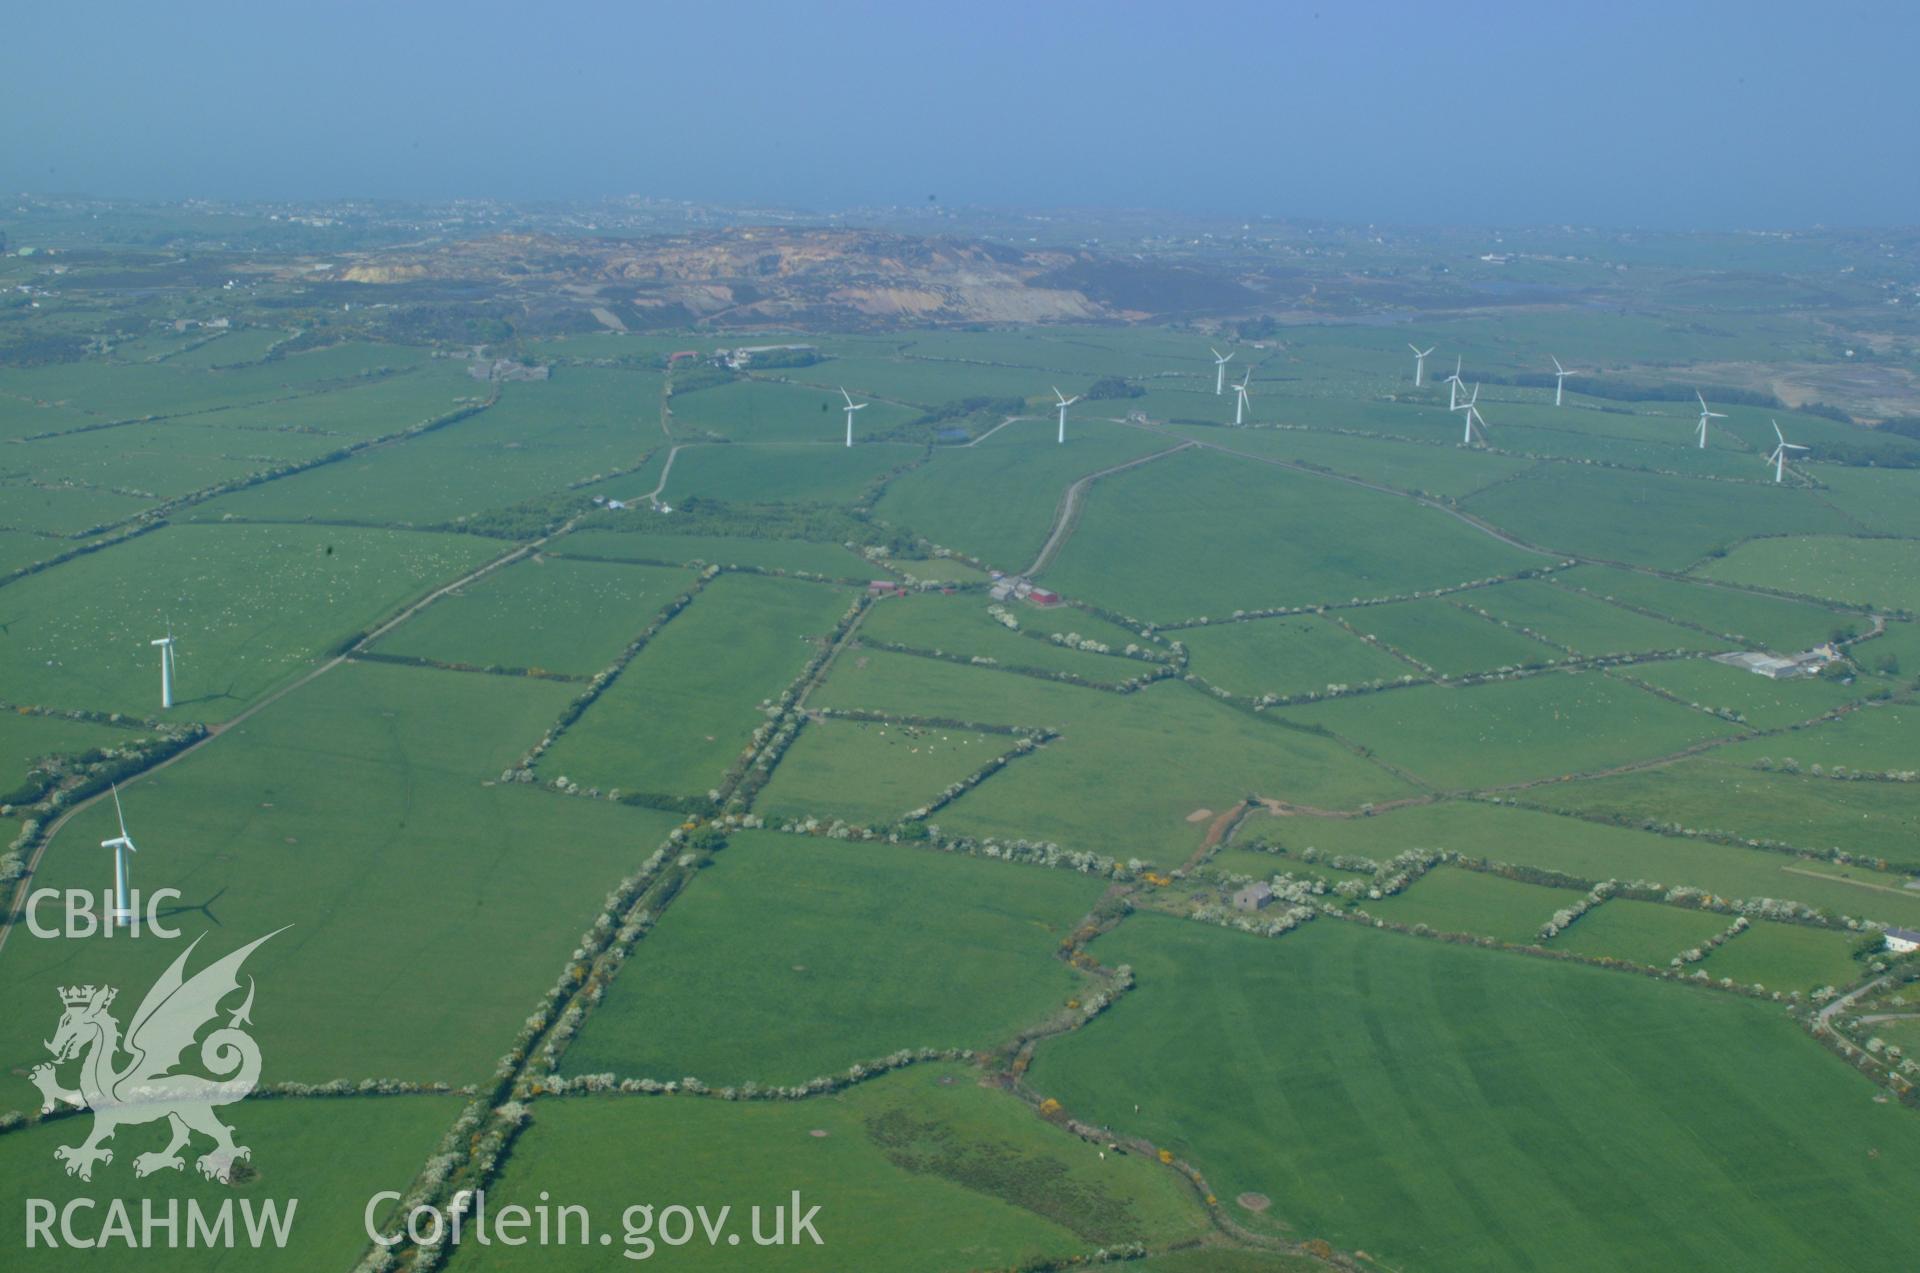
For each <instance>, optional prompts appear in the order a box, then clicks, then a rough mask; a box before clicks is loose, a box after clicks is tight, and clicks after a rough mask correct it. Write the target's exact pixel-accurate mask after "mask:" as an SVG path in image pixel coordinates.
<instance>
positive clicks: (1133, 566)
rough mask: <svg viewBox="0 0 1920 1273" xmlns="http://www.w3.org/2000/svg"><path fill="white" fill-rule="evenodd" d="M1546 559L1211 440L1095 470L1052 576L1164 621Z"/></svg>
mask: <svg viewBox="0 0 1920 1273" xmlns="http://www.w3.org/2000/svg"><path fill="white" fill-rule="evenodd" d="M1543 564H1545V563H1544V561H1543V560H1542V559H1541V558H1539V557H1536V556H1533V555H1531V554H1528V553H1524V552H1521V551H1519V550H1517V549H1513V548H1509V547H1507V546H1505V545H1503V544H1501V543H1499V542H1498V541H1496V540H1494V539H1492V538H1490V537H1488V536H1486V535H1484V534H1481V533H1480V532H1478V531H1475V530H1473V529H1471V528H1469V527H1468V526H1467V525H1465V524H1464V523H1462V522H1460V521H1457V520H1455V519H1453V518H1451V517H1449V516H1448V515H1446V514H1445V513H1442V512H1440V511H1438V510H1437V509H1433V508H1429V507H1425V506H1422V505H1419V504H1416V503H1414V502H1413V501H1412V500H1407V499H1402V498H1400V497H1397V496H1392V495H1381V494H1377V493H1374V492H1369V491H1363V490H1360V489H1358V488H1355V487H1351V486H1347V485H1345V484H1343V483H1340V482H1336V481H1332V480H1329V479H1326V478H1320V477H1308V476H1302V475H1300V474H1296V473H1292V472H1289V471H1287V470H1285V469H1279V468H1273V467H1271V466H1266V465H1260V464H1257V463H1254V462H1251V461H1247V460H1238V459H1234V458H1231V457H1228V456H1223V455H1219V454H1217V453H1212V452H1208V453H1202V454H1182V455H1177V456H1172V457H1169V458H1168V459H1165V460H1161V461H1157V462H1155V463H1153V464H1149V465H1145V466H1142V467H1140V468H1137V469H1131V470H1129V471H1127V472H1125V473H1119V474H1116V475H1114V476H1113V477H1110V478H1106V479H1103V480H1102V481H1100V482H1099V483H1098V484H1096V485H1095V486H1094V487H1093V489H1092V490H1091V491H1090V492H1088V494H1087V497H1086V508H1085V511H1084V512H1083V513H1082V514H1081V516H1080V520H1079V525H1078V526H1077V527H1076V529H1075V530H1074V533H1073V537H1072V538H1071V539H1069V540H1068V541H1067V545H1066V547H1065V548H1063V549H1062V550H1061V552H1060V556H1059V560H1058V561H1057V563H1056V564H1055V565H1054V566H1053V567H1052V568H1051V569H1049V570H1048V571H1047V573H1046V582H1047V584H1048V586H1049V587H1052V588H1054V589H1055V590H1057V591H1059V592H1061V593H1064V594H1065V595H1067V596H1069V597H1081V598H1085V599H1088V600H1092V601H1096V602H1098V603H1099V604H1101V605H1104V606H1107V607H1110V608H1112V609H1117V610H1120V611H1123V612H1125V613H1128V614H1133V615H1138V616H1142V617H1145V618H1151V619H1155V620H1158V621H1161V622H1169V621H1174V620H1183V619H1190V618H1196V617H1198V616H1201V615H1210V616H1219V617H1225V616H1226V615H1229V614H1231V613H1233V612H1234V611H1235V610H1243V609H1244V610H1253V609H1261V608H1266V607H1272V606H1298V605H1312V604H1324V603H1336V602H1343V601H1347V600H1349V599H1350V598H1354V597H1382V596H1395V595H1399V594H1404V593H1408V592H1412V591H1414V590H1416V589H1421V588H1436V587H1446V586H1451V585H1454V584H1458V583H1461V582H1464V581H1466V580H1471V579H1480V578H1486V577H1488V576H1492V575H1499V574H1506V573H1510V572H1512V571H1515V570H1521V569H1525V568H1527V567H1531V566H1539V565H1543Z"/></svg>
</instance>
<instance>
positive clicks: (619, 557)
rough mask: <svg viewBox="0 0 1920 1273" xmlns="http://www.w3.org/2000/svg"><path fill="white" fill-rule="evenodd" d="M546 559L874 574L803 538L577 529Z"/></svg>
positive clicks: (835, 575) (834, 548) (844, 554)
mask: <svg viewBox="0 0 1920 1273" xmlns="http://www.w3.org/2000/svg"><path fill="white" fill-rule="evenodd" d="M548 555H549V556H561V557H566V556H579V557H592V558H597V559H600V560H606V561H632V562H642V563H665V564H668V565H674V566H679V565H689V564H694V563H698V564H700V565H707V564H710V563H711V564H718V565H722V566H754V567H757V568H759V569H761V570H783V571H788V570H790V571H805V572H807V573H809V574H816V575H826V576H827V577H828V578H831V579H865V578H868V577H871V576H872V575H873V573H874V571H873V568H872V567H871V566H870V565H868V564H865V563H863V562H862V561H861V560H860V558H858V557H856V556H854V555H853V554H852V553H850V552H848V551H847V550H846V549H845V548H843V547H841V546H840V545H839V544H815V543H809V542H808V541H806V540H804V539H747V538H743V537H728V536H722V535H675V534H669V533H660V534H649V533H647V532H645V531H613V530H576V531H574V532H572V533H571V534H567V535H562V536H561V537H560V538H559V539H556V540H554V541H553V543H552V545H551V550H550V552H549V554H548Z"/></svg>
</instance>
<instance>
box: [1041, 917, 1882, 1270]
mask: <svg viewBox="0 0 1920 1273" xmlns="http://www.w3.org/2000/svg"><path fill="white" fill-rule="evenodd" d="M1582 922H1584V921H1582ZM1096 950H1097V952H1098V953H1099V954H1100V956H1101V958H1102V959H1104V960H1107V961H1110V962H1118V961H1125V962H1128V963H1131V964H1132V965H1133V966H1134V968H1135V969H1136V972H1137V975H1138V977H1139V986H1138V988H1137V989H1135V990H1134V991H1133V993H1132V994H1131V995H1129V996H1128V999H1127V1001H1126V1003H1125V1004H1124V1005H1123V1007H1124V1008H1125V1011H1124V1012H1122V1011H1116V1012H1113V1013H1111V1014H1108V1015H1107V1016H1105V1017H1103V1018H1101V1019H1099V1020H1097V1021H1095V1022H1094V1023H1093V1024H1092V1025H1090V1026H1088V1027H1087V1028H1086V1029H1084V1030H1081V1031H1079V1032H1077V1033H1075V1034H1073V1035H1070V1036H1068V1037H1066V1038H1063V1039H1059V1040H1055V1041H1053V1042H1051V1043H1049V1044H1047V1045H1046V1046H1045V1047H1043V1048H1042V1049H1041V1052H1040V1055H1039V1059H1038V1060H1037V1062H1036V1063H1035V1065H1034V1067H1033V1070H1032V1071H1031V1074H1030V1076H1029V1077H1030V1081H1031V1082H1032V1083H1033V1084H1034V1086H1035V1087H1036V1088H1038V1089H1040V1090H1041V1091H1044V1092H1047V1093H1048V1094H1050V1095H1053V1096H1056V1097H1058V1098H1059V1099H1060V1100H1061V1101H1063V1102H1064V1103H1065V1105H1066V1108H1067V1110H1068V1111H1069V1112H1071V1113H1072V1114H1074V1115H1075V1116H1077V1117H1079V1118H1082V1119H1087V1120H1091V1121H1095V1122H1098V1123H1103V1124H1107V1125H1110V1126H1113V1127H1115V1128H1119V1129H1124V1130H1126V1131H1128V1132H1129V1133H1131V1134H1136V1135H1144V1136H1146V1137H1148V1138H1150V1139H1151V1140H1152V1141H1153V1142H1154V1143H1156V1144H1159V1145H1164V1146H1167V1147H1169V1148H1170V1149H1172V1150H1173V1151H1174V1152H1175V1153H1177V1154H1179V1155H1181V1156H1183V1157H1186V1158H1188V1159H1190V1160H1191V1161H1192V1162H1193V1163H1194V1164H1195V1165H1196V1166H1197V1167H1199V1168H1200V1170H1201V1171H1203V1172H1205V1173H1206V1174H1207V1178H1208V1183H1209V1185H1210V1186H1211V1187H1212V1189H1213V1191H1214V1193H1216V1194H1218V1195H1219V1196H1220V1197H1221V1198H1222V1199H1223V1200H1226V1199H1233V1198H1236V1197H1237V1196H1238V1195H1239V1194H1240V1193H1241V1192H1243V1191H1249V1192H1257V1193H1261V1194H1265V1195H1267V1196H1269V1197H1270V1198H1272V1200H1273V1209H1272V1211H1271V1212H1270V1213H1268V1215H1267V1217H1266V1220H1267V1222H1269V1223H1274V1222H1278V1223H1284V1224H1286V1225H1287V1226H1288V1233H1289V1236H1290V1237H1292V1238H1294V1239H1295V1240H1299V1239H1304V1238H1307V1237H1321V1238H1325V1239H1326V1240H1328V1241H1330V1242H1332V1243H1334V1244H1336V1245H1337V1246H1340V1247H1344V1248H1348V1249H1351V1248H1353V1247H1364V1248H1365V1249H1366V1250H1367V1251H1369V1252H1370V1253H1372V1254H1373V1255H1374V1257H1375V1258H1376V1259H1377V1260H1380V1261H1383V1262H1385V1263H1386V1264H1387V1265H1388V1266H1390V1267H1395V1268H1422V1269H1435V1270H1446V1269H1508V1268H1526V1267H1553V1268H1556V1269H1567V1270H1584V1269H1593V1270H1602V1269H1609V1270H1610V1269H1618V1268H1623V1267H1630V1266H1633V1265H1639V1264H1644V1265H1647V1266H1649V1267H1671V1266H1673V1265H1674V1264H1675V1263H1679V1264H1683V1265H1685V1266H1686V1267H1689V1268H1701V1269H1705V1268H1714V1269H1749V1270H1750V1269H1802V1268H1808V1267H1822V1266H1826V1265H1829V1264H1831V1263H1833V1262H1835V1261H1841V1262H1847V1263H1873V1262H1877V1261H1889V1260H1890V1261H1893V1262H1895V1263H1904V1262H1905V1261H1906V1260H1908V1259H1920V1236H1916V1234H1915V1232H1914V1230H1913V1228H1912V1226H1911V1225H1909V1224H1907V1223H1906V1220H1905V1209H1904V1207H1903V1205H1902V1202H1901V1200H1902V1199H1903V1198H1904V1197H1905V1196H1906V1195H1907V1194H1909V1193H1910V1192H1911V1191H1912V1189H1913V1187H1914V1185H1915V1183H1916V1176H1915V1170H1916V1169H1915V1168H1914V1167H1913V1166H1912V1165H1911V1164H1912V1163H1913V1161H1914V1160H1915V1158H1916V1156H1920V1124H1916V1123H1915V1122H1914V1121H1913V1117H1912V1115H1911V1113H1909V1112H1908V1111H1906V1110H1904V1109H1901V1108H1900V1107H1899V1106H1897V1105H1891V1104H1886V1105H1880V1104H1875V1103H1874V1102H1873V1101H1872V1100H1871V1099H1870V1098H1871V1095H1872V1092H1873V1089H1872V1088H1871V1087H1870V1086H1869V1085H1867V1084H1865V1083H1863V1082H1861V1081H1860V1080H1859V1078H1857V1077H1856V1076H1854V1075H1851V1074H1848V1073H1847V1072H1846V1070H1845V1069H1844V1068H1842V1067H1840V1066H1837V1065H1835V1064H1834V1063H1833V1061H1832V1059H1831V1058H1829V1057H1828V1056H1826V1055H1825V1054H1824V1053H1822V1052H1821V1051H1820V1050H1819V1049H1818V1048H1817V1047H1815V1046H1814V1045H1812V1044H1811V1043H1809V1042H1808V1041H1806V1040H1805V1039H1804V1038H1801V1037H1800V1036H1799V1032H1798V1027H1797V1026H1795V1025H1794V1024H1793V1023H1792V1022H1791V1021H1788V1020H1787V1019H1785V1018H1784V1017H1783V1016H1782V1015H1781V1014H1780V1012H1779V1010H1778V1009H1777V1008H1775V1007H1771V1006H1767V1005H1761V1004H1757V1003H1753V1002H1750V1001H1747V1000H1744V999H1738V998H1734V997H1732V996H1723V995H1717V994H1714V993H1712V992H1709V991H1701V990H1691V989H1687V988H1685V987H1681V986H1674V985H1664V984H1660V983H1657V982H1653V981H1649V980H1645V979H1642V978H1636V977H1625V976H1621V975H1620V974H1618V973H1612V972H1607V971H1603V970H1600V969H1592V968H1583V967H1573V966H1566V965H1561V964H1555V963H1550V962H1547V961H1544V960H1540V959H1529V958H1524V957H1520V956H1515V955H1503V954H1496V953H1493V952H1488V951H1484V950H1476V949H1473V948H1470V947H1460V946H1452V945H1446V944H1443V943H1439V942H1433V941H1425V940H1421V939H1419V938H1414V937H1402V936H1398V935H1396V934H1391V933H1377V932H1372V931H1369V930H1367V929H1364V928H1361V927H1359V926H1354V925H1348V924H1343V923H1338V922H1335V921H1332V920H1320V921H1317V922H1315V923H1313V924H1310V925H1308V926H1307V927H1306V928H1305V929H1303V930H1301V931H1300V932H1297V933H1292V934H1289V935H1288V936H1286V937H1283V938H1281V939H1279V940H1278V941H1262V940H1259V939H1256V938H1250V937H1245V936H1242V935H1240V934H1237V933H1230V932H1223V931H1220V930H1218V929H1214V928H1210V927H1207V926H1204V925H1198V924H1190V923H1183V922H1181V921H1178V920H1174V919H1169V918H1161V917H1155V916H1146V917H1141V918H1139V919H1136V920H1133V921H1131V922H1129V923H1128V924H1126V925H1123V926H1122V928H1121V929H1120V930H1119V932H1117V933H1116V934H1114V935H1113V936H1110V937H1107V938H1104V939H1102V940H1101V941H1100V942H1099V943H1097V945H1096ZM1278 1004H1284V1005H1286V1008H1285V1010H1284V1011H1276V1010H1275V1005H1278ZM1136 1105H1137V1106H1138V1110H1137V1112H1136V1110H1135V1106H1136ZM1569 1146H1578V1152H1569V1150H1568V1147H1569ZM1870 1147H1871V1148H1877V1149H1878V1150H1879V1154H1878V1156H1877V1157H1869V1156H1868V1154H1867V1152H1866V1150H1867V1149H1868V1148H1870ZM1789 1186H1790V1187H1789ZM1236 1218H1237V1219H1239V1220H1240V1222H1241V1223H1259V1221H1258V1219H1256V1218H1255V1217H1252V1216H1249V1215H1248V1214H1247V1213H1245V1212H1240V1213H1238V1214H1237V1216H1236Z"/></svg>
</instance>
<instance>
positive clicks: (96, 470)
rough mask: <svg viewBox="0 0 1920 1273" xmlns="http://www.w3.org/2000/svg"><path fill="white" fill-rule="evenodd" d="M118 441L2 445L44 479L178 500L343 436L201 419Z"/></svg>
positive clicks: (308, 454) (128, 430)
mask: <svg viewBox="0 0 1920 1273" xmlns="http://www.w3.org/2000/svg"><path fill="white" fill-rule="evenodd" d="M108 432H109V436H110V437H111V438H112V443H111V445H102V439H101V438H98V437H96V436H94V435H93V434H92V433H75V434H68V435H67V436H65V437H58V438H43V439H41V440H40V441H37V442H22V443H20V444H18V445H17V446H13V447H8V448H7V449H6V451H5V452H0V461H4V462H7V463H9V464H17V465H19V466H20V467H21V469H22V470H23V471H24V472H26V473H29V474H31V475H32V476H33V477H34V478H35V479H37V480H40V481H54V482H62V483H72V484H74V485H77V486H79V487H80V488H81V489H83V490H93V491H100V492H103V493H107V494H113V493H122V494H125V493H131V492H139V493H140V494H139V497H140V498H144V499H151V500H152V501H153V502H155V503H158V502H160V501H161V500H166V499H174V498H177V497H179V496H182V495H189V494H192V493H193V492H195V491H199V490H204V489H206V488H207V487H209V486H212V485H215V484H217V483H221V482H229V481H234V480H236V479H238V478H242V477H246V476H248V475H249V474H254V473H263V472H266V471H268V470H270V469H272V468H274V467H276V466H278V465H282V464H288V463H298V462H302V461H307V460H312V459H316V458H318V457H319V456H322V455H325V454H326V453H327V452H329V451H332V450H335V449H336V448H338V447H339V446H340V445H341V443H340V442H339V440H338V439H335V438H331V437H327V436H326V435H324V434H319V433H294V432H281V431H275V432H273V433H263V432H253V431H248V430H244V429H237V428H231V427H226V426H222V425H215V424H202V423H200V422H199V421H198V419H187V420H166V421H160V422H157V423H153V424H130V425H126V426H124V427H122V428H118V429H113V430H110V431H108Z"/></svg>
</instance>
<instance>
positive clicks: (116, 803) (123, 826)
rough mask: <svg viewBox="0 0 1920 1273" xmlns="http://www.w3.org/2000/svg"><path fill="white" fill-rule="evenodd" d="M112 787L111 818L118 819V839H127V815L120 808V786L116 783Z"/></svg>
mask: <svg viewBox="0 0 1920 1273" xmlns="http://www.w3.org/2000/svg"><path fill="white" fill-rule="evenodd" d="M112 785H113V816H114V817H116V818H118V819H120V838H121V839H123V840H124V839H126V837H127V815H126V812H125V811H124V810H122V809H121V808H120V784H119V783H117V782H116V783H114V784H112Z"/></svg>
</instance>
